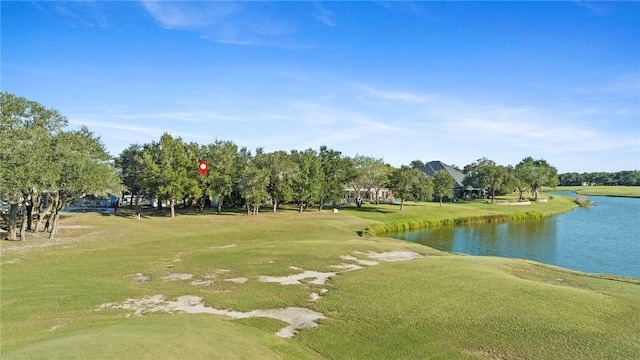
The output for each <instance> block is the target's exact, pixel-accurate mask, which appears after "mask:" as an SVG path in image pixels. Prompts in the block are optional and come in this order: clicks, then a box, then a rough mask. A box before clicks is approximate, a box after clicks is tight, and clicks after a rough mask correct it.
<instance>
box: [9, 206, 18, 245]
mask: <svg viewBox="0 0 640 360" xmlns="http://www.w3.org/2000/svg"><path fill="white" fill-rule="evenodd" d="M17 218H18V204H14V203H11V204H10V205H9V222H8V223H7V231H8V232H7V240H11V241H15V240H18V239H17V238H16V221H17Z"/></svg>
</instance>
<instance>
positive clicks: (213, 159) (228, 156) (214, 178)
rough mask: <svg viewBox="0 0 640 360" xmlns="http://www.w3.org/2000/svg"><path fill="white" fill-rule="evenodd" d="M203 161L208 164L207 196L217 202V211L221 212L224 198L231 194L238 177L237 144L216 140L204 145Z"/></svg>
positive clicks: (206, 177)
mask: <svg viewBox="0 0 640 360" xmlns="http://www.w3.org/2000/svg"><path fill="white" fill-rule="evenodd" d="M205 153H206V154H207V155H206V156H205V161H207V162H208V164H209V171H207V174H206V176H205V179H206V180H207V184H208V187H207V193H206V194H207V196H208V197H209V198H210V199H215V200H216V202H217V203H218V206H217V213H218V215H220V214H221V213H222V205H223V204H224V201H225V199H227V198H228V197H229V196H231V193H232V192H233V185H234V183H235V181H236V179H237V178H238V169H237V162H238V146H237V145H236V144H234V143H233V142H232V141H222V140H216V142H215V143H213V144H209V145H207V147H206V151H205Z"/></svg>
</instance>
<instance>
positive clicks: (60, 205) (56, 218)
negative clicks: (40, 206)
mask: <svg viewBox="0 0 640 360" xmlns="http://www.w3.org/2000/svg"><path fill="white" fill-rule="evenodd" d="M66 205H67V203H65V202H64V201H63V199H62V197H61V196H60V195H57V201H56V206H55V207H54V211H55V213H54V215H53V222H52V223H51V232H50V233H49V239H53V238H55V237H56V235H58V224H59V222H60V210H62V209H64V207H65V206H66Z"/></svg>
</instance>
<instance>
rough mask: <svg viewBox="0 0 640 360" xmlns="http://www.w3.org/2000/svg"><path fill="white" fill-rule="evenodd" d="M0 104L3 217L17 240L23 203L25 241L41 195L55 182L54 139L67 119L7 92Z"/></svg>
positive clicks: (0, 164)
mask: <svg viewBox="0 0 640 360" xmlns="http://www.w3.org/2000/svg"><path fill="white" fill-rule="evenodd" d="M0 105H1V109H2V117H1V118H0V200H3V201H6V202H7V203H9V214H8V216H5V215H4V214H2V216H3V218H5V221H6V223H7V230H8V234H7V239H9V240H17V237H16V231H17V220H18V209H19V207H20V206H22V210H23V211H22V214H23V215H22V221H21V226H20V239H21V240H24V239H25V237H26V229H27V228H31V227H32V226H31V219H32V211H33V206H34V203H35V202H36V199H37V198H38V195H39V194H40V193H41V192H42V190H48V189H49V187H50V186H51V185H52V184H53V182H54V181H55V177H56V174H57V171H56V166H55V164H54V163H53V162H54V160H55V159H54V158H53V154H52V152H51V147H52V139H53V137H54V136H55V135H56V134H57V133H59V132H60V131H61V130H62V128H63V127H64V126H66V124H67V119H66V118H65V117H64V116H62V115H60V113H59V112H58V111H56V110H53V109H47V108H45V107H44V106H42V105H41V104H39V103H37V102H35V101H31V100H27V99H26V98H23V97H18V96H16V95H14V94H11V93H7V92H2V93H0ZM36 230H37V227H36Z"/></svg>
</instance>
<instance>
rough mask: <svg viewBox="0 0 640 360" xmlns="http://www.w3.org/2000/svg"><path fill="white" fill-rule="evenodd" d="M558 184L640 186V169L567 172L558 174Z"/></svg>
mask: <svg viewBox="0 0 640 360" xmlns="http://www.w3.org/2000/svg"><path fill="white" fill-rule="evenodd" d="M558 185H561V186H580V185H588V186H591V185H602V186H640V170H625V171H618V172H600V171H596V172H583V173H577V172H567V173H562V174H559V175H558Z"/></svg>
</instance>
